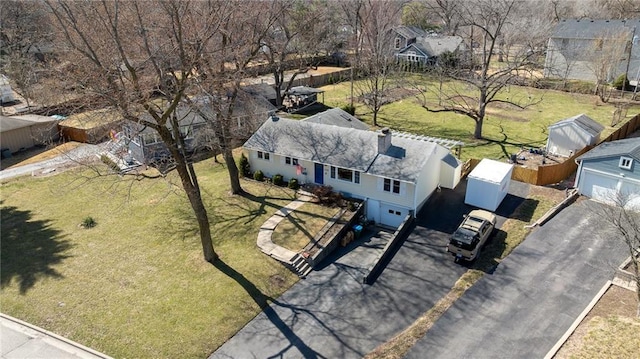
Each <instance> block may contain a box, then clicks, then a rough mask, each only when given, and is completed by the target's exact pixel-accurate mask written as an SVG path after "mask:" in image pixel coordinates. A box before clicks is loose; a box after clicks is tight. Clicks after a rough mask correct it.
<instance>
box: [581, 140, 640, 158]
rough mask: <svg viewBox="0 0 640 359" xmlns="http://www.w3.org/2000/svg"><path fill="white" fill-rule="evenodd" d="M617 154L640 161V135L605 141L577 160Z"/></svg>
mask: <svg viewBox="0 0 640 359" xmlns="http://www.w3.org/2000/svg"><path fill="white" fill-rule="evenodd" d="M616 156H629V157H632V158H634V159H636V160H637V161H640V137H634V138H627V139H624V140H618V141H611V142H603V143H601V144H599V145H598V146H597V147H595V148H593V149H592V150H591V151H589V152H587V153H585V154H584V155H582V156H580V157H578V158H577V160H578V161H582V160H593V159H599V158H606V157H616Z"/></svg>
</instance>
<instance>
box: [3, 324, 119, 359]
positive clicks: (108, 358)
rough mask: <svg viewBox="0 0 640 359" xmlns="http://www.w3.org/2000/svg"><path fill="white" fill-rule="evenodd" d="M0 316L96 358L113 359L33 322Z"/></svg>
mask: <svg viewBox="0 0 640 359" xmlns="http://www.w3.org/2000/svg"><path fill="white" fill-rule="evenodd" d="M0 318H2V319H5V320H8V321H10V322H14V323H16V324H19V325H21V326H24V327H27V328H28V329H31V330H33V331H36V332H39V333H42V334H44V335H46V336H47V337H51V338H53V339H56V340H59V341H61V342H63V343H65V344H67V345H70V346H72V347H75V348H77V349H79V350H81V351H84V352H87V353H89V354H91V355H93V356H95V357H96V358H102V359H113V358H112V357H110V356H108V355H106V354H103V353H100V352H99V351H97V350H95V349H91V348H89V347H86V346H84V345H82V344H80V343H76V342H74V341H73V340H70V339H67V338H65V337H62V336H60V335H58V334H55V333H52V332H50V331H48V330H46V329H42V328H40V327H37V326H35V325H33V324H30V323H27V322H24V321H22V320H20V319H17V318H14V317H12V316H9V315H6V314H4V313H0Z"/></svg>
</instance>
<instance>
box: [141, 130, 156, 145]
mask: <svg viewBox="0 0 640 359" xmlns="http://www.w3.org/2000/svg"><path fill="white" fill-rule="evenodd" d="M158 142H160V140H159V139H158V136H156V133H155V132H154V133H151V132H150V133H143V134H142V143H143V144H145V145H153V144H154V143H158Z"/></svg>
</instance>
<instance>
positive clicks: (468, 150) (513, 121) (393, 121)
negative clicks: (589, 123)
mask: <svg viewBox="0 0 640 359" xmlns="http://www.w3.org/2000/svg"><path fill="white" fill-rule="evenodd" d="M419 85H420V86H423V87H425V88H427V89H429V88H437V87H436V86H437V83H435V82H429V81H427V80H420V83H419ZM452 85H455V86H459V84H455V83H453V84H452ZM414 86H415V84H414ZM355 88H356V89H357V88H358V86H355ZM322 89H323V90H325V91H326V92H325V94H324V98H325V104H326V105H328V106H332V107H342V106H344V105H346V104H348V103H349V94H350V84H349V82H343V83H340V84H335V85H329V86H325V87H323V88H322ZM356 94H357V91H356ZM501 96H502V97H509V98H511V99H515V98H519V99H528V98H529V97H530V98H532V99H542V101H541V102H540V103H538V104H536V105H533V106H531V107H529V108H526V109H524V110H522V109H518V108H516V107H514V106H508V105H503V104H501V105H497V104H494V105H492V106H490V108H488V110H487V117H486V118H485V122H484V127H483V136H484V137H485V139H486V140H480V141H478V140H475V139H473V131H474V126H475V122H474V121H473V120H472V119H470V118H468V117H466V116H463V115H458V114H454V113H447V112H440V113H430V112H427V111H426V110H425V109H423V108H422V107H421V106H420V104H419V102H418V101H417V99H416V98H415V97H408V98H405V99H402V100H399V101H396V102H394V103H391V104H389V105H386V106H384V107H383V108H382V110H381V111H380V113H379V118H378V125H379V126H388V127H390V128H392V129H394V130H398V131H406V132H412V133H416V134H421V135H427V136H435V137H444V138H451V139H456V140H460V141H463V142H464V143H465V144H466V145H465V147H464V148H463V150H462V158H463V159H468V158H494V159H500V158H504V157H507V156H508V155H509V154H511V153H514V152H517V151H518V150H519V149H520V148H521V146H525V147H543V146H544V145H545V144H546V139H547V126H549V125H550V124H552V123H555V122H557V121H559V120H562V119H564V118H568V117H572V116H575V115H578V114H580V113H585V114H586V115H588V116H589V117H591V118H593V119H594V120H595V121H597V122H599V123H601V124H603V125H604V126H605V127H606V129H605V131H604V134H603V137H606V135H608V134H609V133H611V132H613V131H614V128H613V127H611V126H610V125H611V121H612V115H613V112H614V111H615V106H614V105H612V104H602V103H601V102H599V100H598V98H597V96H589V95H582V94H572V93H567V92H561V91H553V90H539V89H533V88H529V87H519V86H509V88H508V92H506V91H505V92H504V93H503V94H501ZM427 101H428V102H430V103H431V105H433V104H436V103H437V102H435V101H436V100H435V96H433V95H429V96H427ZM637 113H640V106H634V107H632V108H630V109H629V110H628V115H627V118H631V117H633V116H634V115H635V114H637ZM356 116H358V117H359V118H360V119H362V120H364V121H365V122H366V123H368V124H370V125H371V124H372V116H371V113H370V110H369V109H368V108H366V107H365V106H364V105H362V104H358V103H356Z"/></svg>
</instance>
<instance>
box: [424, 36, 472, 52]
mask: <svg viewBox="0 0 640 359" xmlns="http://www.w3.org/2000/svg"><path fill="white" fill-rule="evenodd" d="M461 43H462V38H461V37H460V36H427V37H421V38H418V39H417V40H416V43H415V46H416V47H417V48H418V49H420V51H422V52H424V53H425V54H427V55H429V56H440V55H442V53H444V52H447V51H450V52H454V51H456V50H457V49H458V47H459V46H460V44H461Z"/></svg>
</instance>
